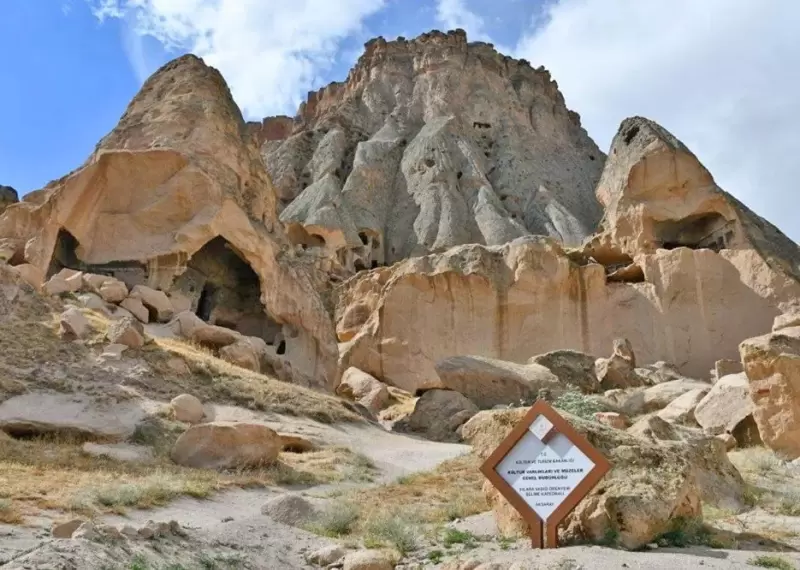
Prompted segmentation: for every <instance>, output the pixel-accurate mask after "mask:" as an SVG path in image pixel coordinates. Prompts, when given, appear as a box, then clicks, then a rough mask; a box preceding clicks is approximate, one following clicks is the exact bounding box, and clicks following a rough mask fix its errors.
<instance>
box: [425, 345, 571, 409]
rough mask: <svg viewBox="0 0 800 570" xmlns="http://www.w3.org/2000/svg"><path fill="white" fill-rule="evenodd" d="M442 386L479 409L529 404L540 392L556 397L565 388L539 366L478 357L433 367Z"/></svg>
mask: <svg viewBox="0 0 800 570" xmlns="http://www.w3.org/2000/svg"><path fill="white" fill-rule="evenodd" d="M436 373H437V374H438V375H439V379H440V381H441V385H442V387H443V388H445V389H447V390H454V391H456V392H458V393H460V394H463V395H464V396H466V397H467V398H468V399H469V400H470V401H471V402H473V403H474V404H475V405H477V406H478V407H479V408H482V409H489V408H492V407H494V406H497V405H499V404H519V403H520V402H525V403H532V402H533V401H534V400H535V399H536V397H537V395H538V394H539V392H540V391H541V390H547V391H549V392H550V393H551V394H552V395H553V396H556V395H558V394H560V393H562V392H564V391H565V389H566V386H565V385H564V384H563V383H561V382H560V381H559V379H558V377H557V376H556V375H555V374H553V373H552V372H550V370H548V369H547V368H545V367H544V366H542V365H540V364H535V363H531V364H516V363H514V362H504V361H502V360H496V359H492V358H485V357H480V356H453V357H450V358H445V359H444V360H441V361H440V362H437V363H436Z"/></svg>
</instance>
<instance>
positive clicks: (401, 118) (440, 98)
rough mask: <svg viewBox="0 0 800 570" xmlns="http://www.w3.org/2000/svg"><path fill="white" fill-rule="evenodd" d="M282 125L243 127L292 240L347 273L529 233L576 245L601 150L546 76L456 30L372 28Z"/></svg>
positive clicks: (592, 210)
mask: <svg viewBox="0 0 800 570" xmlns="http://www.w3.org/2000/svg"><path fill="white" fill-rule="evenodd" d="M365 48H366V49H365V52H364V54H363V55H362V56H361V58H360V59H359V60H358V63H357V64H356V65H355V67H354V68H353V69H352V70H351V71H350V74H349V75H348V78H347V80H346V81H345V82H343V83H332V84H330V85H328V86H327V87H325V88H323V89H321V90H319V91H318V92H315V93H311V94H310V95H309V98H308V100H307V101H306V102H305V103H303V104H302V105H301V107H300V109H299V111H298V113H297V118H296V119H295V122H294V124H293V125H291V127H290V125H289V123H288V121H287V120H286V118H285V117H276V118H268V119H266V120H265V121H264V122H262V123H261V124H255V125H253V126H252V129H253V130H254V132H256V133H258V135H257V136H259V137H261V138H262V140H263V141H264V142H263V144H262V147H261V151H262V154H263V156H264V160H265V162H266V164H267V168H268V170H269V172H270V174H271V176H272V179H273V182H274V184H275V188H276V191H277V193H278V196H279V199H280V204H281V205H283V206H284V209H283V211H282V213H281V216H280V218H281V221H283V222H284V223H285V224H287V225H288V230H289V235H290V237H291V238H292V239H293V241H294V243H295V244H297V245H298V246H301V247H305V248H311V249H316V250H318V251H319V255H320V256H321V257H327V258H328V259H330V260H331V263H333V264H335V265H336V266H337V267H339V268H341V269H342V270H343V271H344V273H345V274H347V273H350V272H352V271H353V270H359V269H363V268H369V267H370V266H375V265H384V264H391V263H394V262H396V261H398V260H401V259H404V258H407V257H411V256H418V255H425V254H427V253H430V252H434V251H443V250H445V249H447V248H450V247H453V246H457V245H462V244H466V243H480V244H487V245H498V244H502V243H505V242H507V241H509V240H511V239H514V238H516V237H520V236H523V235H528V234H540V235H548V236H552V237H555V238H558V239H560V240H563V241H564V242H565V243H568V244H571V245H578V244H579V243H580V242H581V241H582V240H583V239H584V238H585V237H586V236H588V235H589V234H590V233H592V231H593V230H594V228H595V226H596V225H597V222H598V221H599V219H600V216H601V214H602V212H601V211H600V208H599V205H598V204H597V200H596V198H595V197H594V195H593V191H594V187H595V184H596V183H597V180H598V179H599V177H600V173H601V171H602V168H603V163H604V160H605V155H604V154H603V153H602V152H601V151H600V149H598V148H597V146H596V145H595V143H594V142H593V141H592V140H591V139H590V138H589V136H588V135H587V134H586V132H585V130H584V129H583V128H581V124H580V118H579V117H578V115H577V114H576V113H573V112H572V111H569V110H568V109H567V107H566V105H565V103H564V99H563V97H562V95H561V93H560V92H559V90H558V87H557V85H556V83H555V82H554V81H553V80H552V79H551V78H550V74H549V73H548V72H547V71H546V70H544V69H543V68H539V69H533V68H532V67H531V66H530V65H529V64H528V63H527V62H526V61H517V60H514V59H512V58H509V57H506V56H503V55H501V54H499V53H497V52H496V51H495V50H494V49H493V48H492V46H490V45H488V44H484V43H480V42H471V43H468V42H467V37H466V34H465V33H464V32H463V30H456V31H453V32H449V33H441V32H438V31H434V32H430V33H427V34H423V35H421V36H419V37H418V38H416V39H413V40H405V39H398V40H397V41H390V42H387V41H385V40H384V39H383V38H377V39H373V40H371V41H370V42H368V43H367V44H366V46H365Z"/></svg>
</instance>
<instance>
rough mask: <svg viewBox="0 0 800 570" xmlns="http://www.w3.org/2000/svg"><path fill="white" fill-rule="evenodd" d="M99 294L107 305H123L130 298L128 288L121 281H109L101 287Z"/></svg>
mask: <svg viewBox="0 0 800 570" xmlns="http://www.w3.org/2000/svg"><path fill="white" fill-rule="evenodd" d="M98 294H99V295H100V296H101V297H102V298H103V300H104V301H106V302H107V303H121V302H122V301H124V300H125V299H126V298H127V296H128V287H127V286H126V285H125V283H123V282H122V281H120V280H119V279H109V280H108V281H106V282H105V283H103V284H102V285H101V286H100V288H99V289H98Z"/></svg>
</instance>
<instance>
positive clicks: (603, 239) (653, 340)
mask: <svg viewBox="0 0 800 570" xmlns="http://www.w3.org/2000/svg"><path fill="white" fill-rule="evenodd" d="M597 197H598V199H599V200H600V202H601V203H603V204H604V206H605V207H606V211H605V215H604V218H603V222H602V226H601V229H600V232H599V233H598V234H597V235H595V236H592V237H591V238H589V239H587V241H586V243H585V244H584V247H582V248H576V249H572V250H567V249H564V247H563V245H562V244H559V243H557V242H556V241H555V240H552V239H550V238H541V237H539V238H535V237H527V238H519V239H517V240H515V241H512V242H510V243H508V244H506V245H503V246H492V247H486V246H483V245H469V246H462V247H459V248H454V249H451V250H449V251H447V252H445V253H442V254H437V255H429V256H426V257H421V258H416V259H410V260H407V261H404V262H402V263H398V264H396V265H394V266H392V267H391V268H383V269H377V270H374V271H371V272H368V273H363V274H359V275H357V276H355V277H353V278H352V279H350V280H348V281H347V282H345V283H344V284H343V285H342V286H340V287H339V288H338V289H337V295H338V304H337V309H336V320H337V332H338V335H339V340H340V342H341V344H340V352H341V354H342V366H343V367H348V366H355V367H358V368H360V369H362V370H364V371H367V372H369V373H371V374H373V375H375V376H376V377H379V378H383V379H384V380H386V381H388V382H390V383H393V384H396V385H398V386H401V387H403V388H405V389H408V390H412V391H413V390H423V389H428V388H433V387H441V386H442V380H441V379H440V377H439V376H438V375H437V373H436V363H437V362H439V361H441V360H442V359H444V358H447V357H451V356H456V355H464V354H471V355H479V356H487V357H492V358H500V359H505V360H511V361H515V362H525V361H526V360H527V359H528V358H530V357H532V356H534V355H536V354H540V353H543V352H547V351H550V350H555V349H562V348H572V349H577V350H581V351H584V352H587V353H589V354H594V355H600V354H604V353H605V351H606V350H607V347H609V346H610V345H611V344H612V342H613V339H615V338H619V337H625V338H628V339H630V340H631V342H632V343H633V347H634V350H635V352H636V354H637V355H638V356H639V358H640V359H642V360H643V361H644V362H654V361H658V360H664V361H668V362H673V363H675V364H676V365H677V366H678V368H679V369H680V370H681V371H682V372H683V373H685V374H688V375H693V376H696V377H706V376H707V375H708V371H709V369H711V368H713V366H714V362H715V361H716V360H718V359H720V358H731V359H737V360H738V345H739V343H740V342H741V341H742V340H744V339H746V338H748V337H750V336H755V335H757V334H760V333H761V332H763V331H765V330H769V328H770V326H771V324H772V320H773V318H774V317H775V316H776V315H778V314H780V313H781V312H782V311H784V310H787V309H788V308H789V307H791V306H792V305H793V303H794V302H795V300H796V299H798V298H800V284H798V281H797V278H796V274H797V267H798V260H800V251H799V250H798V247H797V245H796V244H794V243H792V242H791V240H789V239H788V238H786V237H785V236H783V235H782V234H781V233H780V232H779V231H778V230H777V229H776V228H774V227H773V226H771V225H770V224H769V223H768V222H766V221H764V220H762V219H761V218H759V217H757V216H756V215H755V214H753V213H752V212H750V211H749V210H747V209H746V208H745V207H743V206H742V205H741V204H740V203H739V202H738V201H737V200H735V199H733V198H732V197H731V196H730V195H729V194H727V193H726V192H724V191H723V190H721V189H720V188H719V187H717V186H716V184H715V183H714V180H713V178H712V176H711V175H710V174H709V173H708V171H707V170H706V169H705V168H704V167H703V166H702V164H701V163H700V162H699V161H698V159H697V158H696V157H695V156H694V155H693V154H692V153H691V152H690V151H689V150H688V149H687V148H686V147H685V146H684V145H683V144H682V143H680V142H679V141H678V140H677V139H676V138H675V137H674V136H673V135H671V134H670V133H669V132H667V131H666V130H665V129H664V128H662V127H660V126H659V125H656V124H655V123H653V122H651V121H648V120H646V119H642V118H632V119H628V120H626V121H624V122H623V124H622V125H621V127H620V130H619V133H618V134H617V136H616V137H615V139H614V142H613V144H612V147H611V151H610V153H609V156H608V160H607V161H606V163H605V169H604V171H603V174H602V177H601V179H600V182H599V184H598V188H597Z"/></svg>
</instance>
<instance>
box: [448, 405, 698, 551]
mask: <svg viewBox="0 0 800 570" xmlns="http://www.w3.org/2000/svg"><path fill="white" fill-rule="evenodd" d="M526 412H527V409H526V408H517V409H512V410H490V411H482V412H480V413H479V414H477V415H476V416H474V417H473V418H472V419H471V420H470V421H469V422H467V423H466V424H465V425H464V426H463V427H462V429H461V432H462V436H463V437H464V439H465V440H466V441H468V442H469V443H471V444H472V445H473V448H474V450H475V451H476V452H477V453H478V455H479V456H480V457H481V458H486V457H488V455H489V454H490V453H491V452H492V451H494V449H495V448H496V447H497V445H498V444H499V443H500V442H501V441H502V440H503V439H504V438H505V437H506V435H508V433H509V432H510V431H511V430H512V429H513V427H514V426H515V425H516V424H517V423H518V422H519V421H520V420H521V419H522V417H523V416H524V415H525V413H526ZM563 415H564V417H565V418H566V419H567V420H568V421H569V422H570V424H572V426H573V427H574V428H575V429H577V430H578V432H580V433H582V434H583V435H584V436H585V437H587V439H588V440H589V442H590V443H591V444H592V445H594V446H595V447H596V448H597V449H598V450H599V451H600V452H601V453H603V454H604V455H605V456H606V457H607V458H608V459H609V461H610V462H611V464H612V466H613V467H612V469H611V471H609V472H608V473H607V474H606V476H605V477H604V478H603V479H602V480H601V481H600V483H599V484H598V485H597V486H596V487H595V488H594V489H592V490H591V491H590V492H589V494H588V495H587V496H586V497H585V498H584V499H583V500H582V501H581V502H580V503H579V504H578V506H577V507H576V508H575V510H573V511H572V513H571V514H570V515H569V516H567V518H566V519H565V521H564V524H563V525H562V526H561V529H560V535H561V539H562V540H571V539H578V540H587V539H588V540H592V541H601V540H605V539H607V538H608V537H609V536H616V537H617V540H618V541H619V544H620V545H621V546H623V547H625V548H639V547H641V546H644V545H646V544H648V543H650V542H652V541H653V540H654V539H655V538H656V537H658V536H659V535H660V534H661V533H663V532H665V531H666V530H668V529H669V528H670V525H671V524H672V522H673V521H674V520H675V519H676V518H677V517H681V516H684V517H698V516H701V514H702V510H701V500H702V495H701V489H700V487H699V486H698V482H697V475H696V472H695V469H694V467H693V465H692V457H691V454H690V453H689V452H688V450H687V448H686V446H685V445H679V444H676V445H672V444H670V443H668V442H666V443H664V442H660V441H653V440H649V439H645V438H642V437H637V436H635V435H633V434H630V433H626V432H625V431H621V430H617V429H613V428H610V427H607V426H605V425H602V424H599V423H596V422H592V421H587V420H583V419H581V418H578V417H577V416H573V415H571V414H567V413H564V414H563ZM483 489H484V494H485V495H486V498H487V500H488V502H489V504H490V505H491V506H492V510H493V511H494V515H495V519H496V521H497V523H498V527H499V528H500V531H501V532H503V533H504V534H517V535H527V533H528V529H527V524H526V523H525V521H524V520H522V518H521V517H520V516H519V514H518V513H517V512H516V511H515V510H514V508H513V507H512V506H511V505H510V504H509V503H508V502H507V501H506V500H505V499H504V498H503V497H502V496H501V495H500V494H499V492H497V491H496V489H495V488H494V487H493V486H492V485H491V484H490V483H489V482H488V481H487V482H486V484H485V485H484V488H483Z"/></svg>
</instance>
